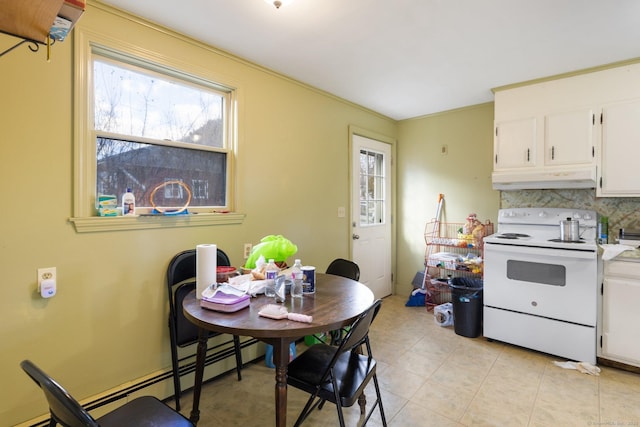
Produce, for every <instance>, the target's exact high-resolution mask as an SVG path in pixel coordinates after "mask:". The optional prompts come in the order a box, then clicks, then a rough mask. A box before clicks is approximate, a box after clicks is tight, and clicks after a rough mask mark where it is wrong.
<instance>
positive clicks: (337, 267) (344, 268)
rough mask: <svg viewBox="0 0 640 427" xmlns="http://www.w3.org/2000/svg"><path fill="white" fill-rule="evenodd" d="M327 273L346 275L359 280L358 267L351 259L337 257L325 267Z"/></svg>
mask: <svg viewBox="0 0 640 427" xmlns="http://www.w3.org/2000/svg"><path fill="white" fill-rule="evenodd" d="M326 273H327V274H335V275H336V276H342V277H346V278H347V279H351V280H360V267H358V264H356V263H355V262H353V261H349V260H347V259H342V258H337V259H334V260H333V261H331V264H329V267H327V271H326Z"/></svg>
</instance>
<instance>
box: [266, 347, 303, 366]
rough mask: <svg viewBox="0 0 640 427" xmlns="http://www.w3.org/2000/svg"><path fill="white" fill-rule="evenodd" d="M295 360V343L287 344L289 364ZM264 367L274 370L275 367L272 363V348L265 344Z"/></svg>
mask: <svg viewBox="0 0 640 427" xmlns="http://www.w3.org/2000/svg"><path fill="white" fill-rule="evenodd" d="M295 358H296V343H295V342H292V343H291V344H289V362H291V361H292V360H293V359H295ZM264 362H265V365H267V367H269V368H275V367H276V365H275V364H274V363H273V346H272V345H270V344H267V346H266V347H265V355H264Z"/></svg>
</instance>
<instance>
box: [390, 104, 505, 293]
mask: <svg viewBox="0 0 640 427" xmlns="http://www.w3.org/2000/svg"><path fill="white" fill-rule="evenodd" d="M398 129H399V131H398V141H399V142H398V162H397V165H398V170H397V175H398V183H397V196H398V202H397V209H398V218H399V220H398V232H397V233H398V235H397V240H398V243H397V246H398V253H397V254H396V258H397V264H398V268H397V278H396V284H397V285H396V293H398V294H404V295H408V294H409V292H411V290H412V286H411V280H412V279H413V276H414V275H415V273H416V272H417V271H422V270H424V253H425V240H424V231H425V224H426V223H427V222H429V221H431V220H432V219H433V218H435V215H436V209H437V205H438V194H440V193H442V194H444V205H443V206H444V207H443V209H442V214H441V218H440V220H441V221H443V222H447V221H449V222H464V220H465V218H466V217H467V215H469V213H471V212H475V213H476V214H477V215H478V219H480V220H481V221H485V220H487V219H489V220H491V221H492V222H495V221H496V219H497V214H498V208H499V204H500V192H499V191H494V190H492V189H491V170H492V165H493V163H492V161H491V156H492V153H493V103H488V104H482V105H477V106H473V107H468V108H464V109H460V110H455V111H449V112H446V113H442V114H434V115H431V116H428V117H421V118H416V119H411V120H405V121H402V122H401V123H400V124H399V127H398ZM443 146H446V152H447V154H442V147H443Z"/></svg>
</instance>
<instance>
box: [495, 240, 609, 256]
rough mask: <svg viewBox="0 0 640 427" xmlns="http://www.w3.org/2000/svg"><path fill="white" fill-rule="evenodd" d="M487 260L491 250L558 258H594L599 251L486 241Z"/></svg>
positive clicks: (514, 254)
mask: <svg viewBox="0 0 640 427" xmlns="http://www.w3.org/2000/svg"><path fill="white" fill-rule="evenodd" d="M484 251H485V260H486V258H487V254H488V253H491V252H499V253H501V254H508V255H512V256H514V257H516V256H520V255H538V256H547V257H557V258H573V259H576V258H577V259H593V258H595V257H597V252H596V251H595V250H594V251H591V250H588V251H580V250H572V249H564V248H538V247H532V246H519V245H517V246H516V245H501V244H491V243H486V242H485V245H484Z"/></svg>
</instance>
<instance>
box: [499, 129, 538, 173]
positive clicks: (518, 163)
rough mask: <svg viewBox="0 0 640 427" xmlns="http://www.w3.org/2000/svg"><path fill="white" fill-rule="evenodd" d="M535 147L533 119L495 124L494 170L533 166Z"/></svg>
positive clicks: (534, 162)
mask: <svg viewBox="0 0 640 427" xmlns="http://www.w3.org/2000/svg"><path fill="white" fill-rule="evenodd" d="M535 147H536V119H535V117H530V118H526V119H519V120H511V121H506V122H500V123H496V130H495V142H494V157H493V162H494V164H493V166H494V170H500V169H511V168H527V167H533V166H535V164H536V161H535V159H536V149H535Z"/></svg>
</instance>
